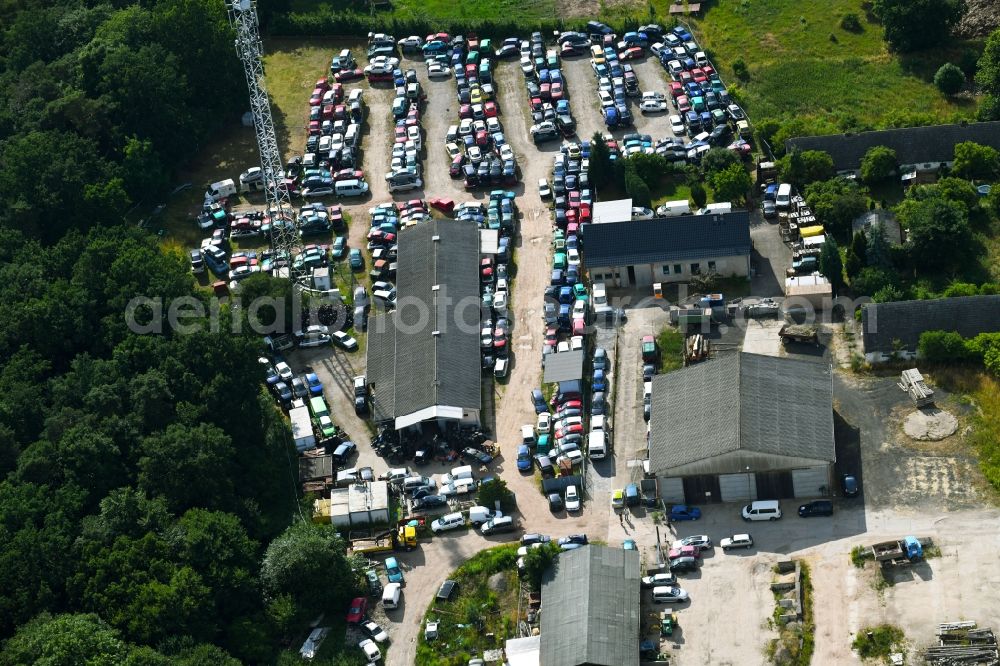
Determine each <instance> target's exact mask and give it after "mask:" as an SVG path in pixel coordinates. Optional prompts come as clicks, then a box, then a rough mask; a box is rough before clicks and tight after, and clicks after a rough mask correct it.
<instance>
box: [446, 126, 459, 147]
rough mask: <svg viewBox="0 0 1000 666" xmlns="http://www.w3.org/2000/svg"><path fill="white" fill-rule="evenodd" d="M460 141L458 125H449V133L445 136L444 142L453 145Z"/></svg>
mask: <svg viewBox="0 0 1000 666" xmlns="http://www.w3.org/2000/svg"><path fill="white" fill-rule="evenodd" d="M457 140H458V125H449V126H448V133H447V134H445V137H444V142H445V143H452V142H454V141H457Z"/></svg>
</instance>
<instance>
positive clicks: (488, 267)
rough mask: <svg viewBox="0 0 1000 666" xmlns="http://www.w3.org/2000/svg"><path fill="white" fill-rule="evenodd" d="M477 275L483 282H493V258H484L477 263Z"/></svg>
mask: <svg viewBox="0 0 1000 666" xmlns="http://www.w3.org/2000/svg"><path fill="white" fill-rule="evenodd" d="M479 275H480V277H481V278H482V280H483V282H493V258H492V257H485V258H484V259H483V260H482V261H481V262H479Z"/></svg>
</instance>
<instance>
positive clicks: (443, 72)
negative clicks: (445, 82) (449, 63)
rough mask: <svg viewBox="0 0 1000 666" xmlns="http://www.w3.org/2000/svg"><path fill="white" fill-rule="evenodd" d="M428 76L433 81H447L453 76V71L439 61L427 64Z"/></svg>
mask: <svg viewBox="0 0 1000 666" xmlns="http://www.w3.org/2000/svg"><path fill="white" fill-rule="evenodd" d="M427 76H428V77H429V78H432V79H447V78H448V77H450V76H451V70H450V69H448V68H447V67H445V66H444V65H443V64H442V63H440V62H438V61H437V60H432V61H430V62H429V63H427Z"/></svg>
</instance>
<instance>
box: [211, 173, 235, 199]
mask: <svg viewBox="0 0 1000 666" xmlns="http://www.w3.org/2000/svg"><path fill="white" fill-rule="evenodd" d="M234 194H236V183H234V182H233V179H232V178H227V179H226V180H220V181H219V182H217V183H212V184H211V185H209V186H208V189H207V190H205V201H211V202H212V203H215V202H216V201H221V200H222V199H225V198H226V197H231V196H233V195H234Z"/></svg>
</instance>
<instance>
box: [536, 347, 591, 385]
mask: <svg viewBox="0 0 1000 666" xmlns="http://www.w3.org/2000/svg"><path fill="white" fill-rule="evenodd" d="M543 358H544V359H545V377H544V378H543V380H542V381H544V382H545V383H546V384H550V383H555V382H568V381H571V380H573V379H582V378H583V350H582V349H577V350H576V351H568V352H565V351H564V352H560V353H558V354H546V355H545V356H544V357H543Z"/></svg>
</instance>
